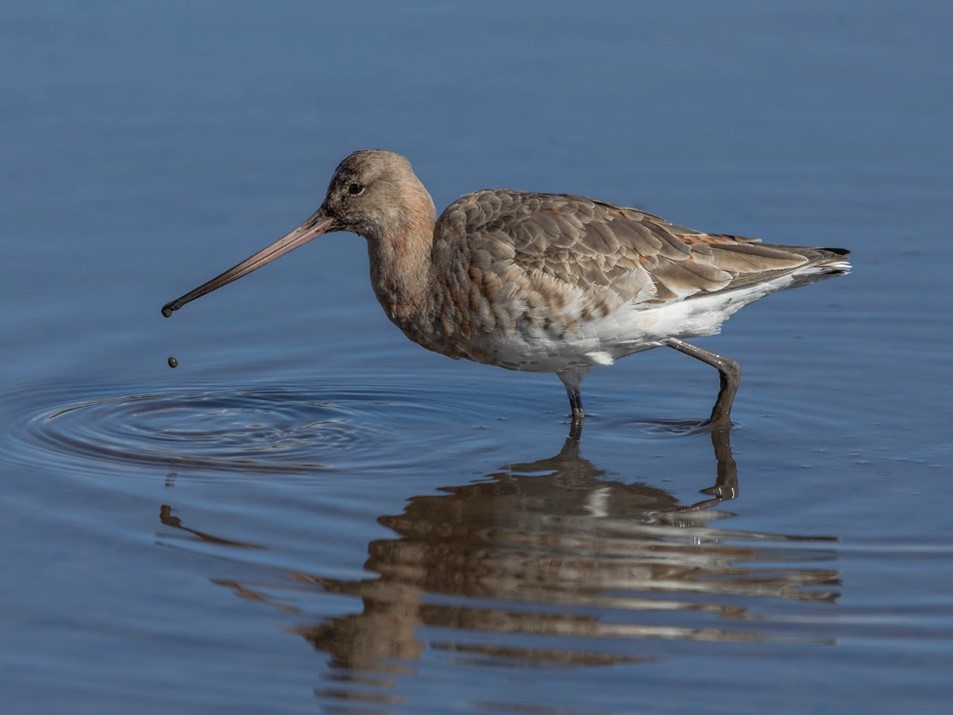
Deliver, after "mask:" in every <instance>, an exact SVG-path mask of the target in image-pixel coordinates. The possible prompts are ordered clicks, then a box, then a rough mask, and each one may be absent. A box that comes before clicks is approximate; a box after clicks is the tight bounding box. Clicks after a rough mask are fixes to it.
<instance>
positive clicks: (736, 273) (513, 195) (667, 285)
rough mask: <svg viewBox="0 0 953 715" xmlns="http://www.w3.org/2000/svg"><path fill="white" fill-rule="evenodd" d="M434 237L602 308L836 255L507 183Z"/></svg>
mask: <svg viewBox="0 0 953 715" xmlns="http://www.w3.org/2000/svg"><path fill="white" fill-rule="evenodd" d="M436 234H437V240H438V241H448V240H449V241H452V242H456V241H460V240H464V241H465V242H466V244H467V245H468V247H469V249H470V250H469V251H465V252H464V253H465V254H469V255H470V257H471V262H475V263H476V264H477V266H478V268H479V270H481V271H487V270H493V271H495V272H497V273H499V272H500V271H507V272H512V271H513V270H514V269H516V270H518V271H522V272H525V274H526V277H527V278H528V280H529V281H530V282H531V283H532V284H533V285H534V287H536V288H537V289H542V290H544V291H545V292H546V293H550V292H551V291H553V290H560V289H561V290H563V291H564V292H566V291H569V292H570V293H576V294H577V295H579V296H582V297H583V300H584V302H585V303H586V304H587V306H586V307H588V308H590V309H596V310H598V309H599V307H603V308H604V309H605V310H606V311H610V310H612V309H614V308H615V307H616V306H617V305H619V304H621V303H629V304H632V303H635V304H639V303H644V304H646V307H650V306H651V305H655V304H658V303H659V302H668V301H672V300H677V299H684V298H691V297H695V296H700V295H706V294H712V293H716V292H720V291H726V290H734V289H736V288H742V287H744V286H747V285H752V284H755V283H760V282H763V281H767V280H771V279H772V278H775V277H777V276H780V275H784V274H786V273H790V272H792V271H795V270H796V269H798V268H800V267H802V266H805V265H807V264H811V263H818V264H822V263H823V262H824V261H826V260H827V261H830V260H832V259H836V258H839V257H840V256H839V254H837V253H836V252H832V251H828V250H825V249H812V248H795V247H786V246H774V245H770V244H764V243H761V242H760V241H757V240H755V239H748V238H739V237H735V236H727V235H720V234H706V233H701V232H698V231H695V230H693V229H689V228H684V227H681V226H676V225H673V224H670V223H668V222H667V221H665V220H664V219H662V218H659V217H658V216H653V215H652V214H649V213H645V212H643V211H639V210H636V209H631V208H624V207H620V206H614V205H612V204H607V203H603V202H599V201H593V200H591V199H587V198H585V197H581V196H571V195H564V194H537V193H531V192H523V191H511V190H505V189H490V190H485V191H478V192H476V193H472V194H468V195H466V196H463V197H461V198H460V199H458V200H457V201H456V202H455V203H453V204H452V205H451V206H450V207H448V208H447V210H446V211H445V212H444V214H443V215H442V216H441V218H440V222H439V224H438V230H437V232H436ZM435 250H439V247H437V246H435ZM501 277H502V276H501ZM511 277H512V276H511ZM521 282H522V281H521Z"/></svg>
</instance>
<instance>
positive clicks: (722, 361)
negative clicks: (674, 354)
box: [662, 338, 741, 429]
mask: <svg viewBox="0 0 953 715" xmlns="http://www.w3.org/2000/svg"><path fill="white" fill-rule="evenodd" d="M662 342H663V343H665V344H666V345H668V346H669V347H670V348H674V349H676V350H678V351H679V352H680V353H685V354H686V355H691V356H692V357H693V358H697V359H699V360H701V361H702V362H707V363H708V364H709V365H711V366H712V367H714V368H715V369H717V370H718V376H719V378H720V379H721V389H720V390H719V392H718V399H717V400H715V406H714V407H713V408H712V410H711V417H709V418H708V422H707V423H706V424H709V425H711V426H712V427H714V428H715V429H728V428H729V427H731V403H732V402H734V400H735V393H736V392H738V384H739V382H740V381H741V366H740V365H738V363H736V362H735V361H734V360H729V359H728V358H726V357H722V356H721V355H718V354H717V353H713V352H709V351H708V350H702V349H701V348H699V347H696V346H694V345H690V344H688V343H686V342H685V341H683V340H679V339H678V338H666V339H665V340H663V341H662Z"/></svg>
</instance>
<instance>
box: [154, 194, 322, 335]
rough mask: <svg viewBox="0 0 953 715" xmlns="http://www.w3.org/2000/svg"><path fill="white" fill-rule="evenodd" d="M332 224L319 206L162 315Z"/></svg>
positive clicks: (291, 249) (170, 313) (296, 246)
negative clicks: (299, 223) (272, 241)
mask: <svg viewBox="0 0 953 715" xmlns="http://www.w3.org/2000/svg"><path fill="white" fill-rule="evenodd" d="M333 225H334V219H333V218H328V217H327V216H325V215H324V213H323V211H321V210H320V209H319V210H318V211H317V212H316V213H315V214H314V215H313V216H311V218H309V219H308V220H307V221H305V222H304V223H303V224H301V225H300V226H298V228H296V229H294V230H293V231H291V232H290V233H288V234H286V235H285V236H282V237H281V238H279V239H278V240H277V241H275V242H274V243H273V244H271V245H270V246H268V247H267V248H264V249H262V250H260V251H259V252H258V253H256V254H254V255H252V256H249V257H248V258H246V259H245V260H244V261H242V262H241V263H239V264H238V265H237V266H232V267H231V268H229V269H228V270H227V271H225V272H224V273H222V274H221V275H219V276H215V278H213V279H212V280H210V281H208V282H207V283H203V284H202V285H200V286H199V287H198V288H196V289H195V290H193V291H189V292H188V293H186V294H185V295H183V296H182V297H181V298H176V299H175V300H173V301H172V302H170V303H166V304H165V305H164V306H162V315H164V316H165V317H166V318H168V317H169V316H170V315H172V313H173V312H174V311H176V310H178V309H179V308H181V307H182V306H183V305H185V304H186V303H191V302H192V301H193V300H195V299H196V298H201V297H202V296H203V295H205V294H206V293H211V292H212V291H213V290H218V289H219V288H221V287H222V286H224V285H228V284H229V283H231V282H232V281H237V280H238V279H239V278H241V277H242V276H246V275H248V274H249V273H251V272H252V271H254V270H258V269H259V268H261V267H262V266H263V265H265V264H266V263H271V262H272V261H273V260H275V259H276V258H281V257H282V256H283V255H285V254H286V253H288V252H289V251H293V250H294V249H296V248H298V247H299V246H303V245H304V244H306V243H307V242H308V241H311V240H313V239H315V238H317V237H318V236H320V235H321V234H323V233H327V232H328V231H330V230H331V229H332V227H333Z"/></svg>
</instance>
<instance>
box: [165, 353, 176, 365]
mask: <svg viewBox="0 0 953 715" xmlns="http://www.w3.org/2000/svg"><path fill="white" fill-rule="evenodd" d="M166 362H168V363H169V367H178V366H179V361H178V360H177V359H176V357H175V356H174V355H170V356H169V359H168V360H167V361H166Z"/></svg>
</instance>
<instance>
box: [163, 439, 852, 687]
mask: <svg viewBox="0 0 953 715" xmlns="http://www.w3.org/2000/svg"><path fill="white" fill-rule="evenodd" d="M711 440H712V445H713V448H714V454H715V464H716V467H715V470H714V476H711V472H710V471H709V475H710V476H709V480H711V479H713V480H714V483H713V484H712V483H711V481H708V480H706V481H707V482H708V486H707V487H706V488H705V489H703V490H702V492H703V493H704V494H705V495H706V496H705V497H704V498H702V499H700V500H698V501H696V502H694V503H688V504H682V503H680V502H679V500H678V499H676V498H675V497H674V496H673V495H672V494H670V493H669V492H667V491H665V490H663V489H659V488H657V487H654V486H650V485H647V484H644V483H638V482H636V483H629V484H627V483H624V482H622V481H619V480H618V477H617V476H610V475H606V474H605V473H604V472H603V471H602V470H600V469H599V468H598V467H596V466H595V465H593V464H592V463H591V462H589V461H588V460H586V459H584V458H583V457H581V456H580V441H579V439H578V435H575V436H570V438H569V439H567V440H566V442H565V444H564V445H563V448H562V449H561V450H560V451H559V453H558V454H556V455H555V456H553V457H549V458H546V459H540V460H538V461H535V462H529V463H520V464H513V465H510V466H508V467H505V468H503V469H501V470H500V471H498V472H496V473H493V474H491V475H488V477H487V478H486V479H483V480H480V481H478V482H476V483H470V484H466V485H463V486H455V487H448V488H445V489H443V490H442V492H443V493H441V494H436V495H424V496H417V497H413V498H411V499H410V500H409V501H408V503H407V506H406V508H405V509H404V511H403V512H402V513H401V514H398V515H396V516H382V517H380V518H379V522H380V523H381V524H383V525H384V526H387V527H388V528H390V529H392V530H393V531H394V532H395V534H396V535H395V536H393V537H390V538H386V539H379V540H376V541H372V542H371V543H370V544H369V546H368V552H369V557H368V559H367V561H366V563H365V569H366V570H367V571H369V572H373V573H374V574H375V575H374V576H373V577H370V578H366V579H360V580H339V579H331V578H326V577H324V576H322V575H320V574H314V573H302V572H292V573H291V574H290V578H291V579H292V580H293V581H294V582H295V584H296V588H301V586H302V585H304V586H305V587H306V588H315V589H320V591H321V592H323V593H334V594H342V595H348V596H353V597H355V598H359V599H361V602H362V608H361V610H360V611H359V612H351V613H349V614H347V615H341V616H339V617H335V618H331V619H327V620H324V621H323V622H321V623H316V624H307V623H305V624H302V625H299V626H297V627H295V629H294V630H295V632H296V633H298V634H300V635H301V636H302V637H304V638H306V639H307V640H308V641H310V642H311V643H312V644H313V645H314V646H315V648H317V649H319V650H321V651H324V652H326V653H328V654H329V655H330V656H331V665H332V669H331V675H330V676H329V678H330V680H331V682H332V683H333V684H332V685H330V686H329V687H327V688H324V689H322V690H321V691H319V695H320V696H322V697H330V698H335V699H336V698H346V699H351V698H356V699H362V698H363V697H365V696H366V697H367V698H369V699H370V700H374V701H379V700H381V699H382V700H383V701H384V702H388V701H390V699H391V697H392V696H391V695H390V694H388V691H389V689H390V688H389V686H390V685H392V684H393V679H394V678H399V677H400V675H401V673H404V672H406V671H407V670H408V669H410V668H411V664H412V663H413V662H414V661H416V660H417V659H418V658H419V656H420V654H421V652H422V651H423V650H424V649H425V648H430V649H433V650H437V651H442V652H452V653H453V654H454V655H453V657H454V658H456V659H462V660H465V661H466V662H469V663H473V664H489V663H492V664H495V665H501V664H507V663H510V664H513V665H527V664H531V665H534V666H540V665H552V666H559V667H566V666H586V665H608V664H616V663H620V662H638V661H641V660H646V659H649V660H651V659H654V658H657V657H659V656H658V651H657V650H656V651H655V652H653V651H652V650H651V649H649V648H647V647H645V646H646V645H647V644H648V643H649V642H650V640H649V639H654V640H655V642H658V639H662V640H665V639H674V640H682V641H684V640H707V641H733V642H752V641H776V642H785V641H789V640H796V641H798V642H804V641H805V640H806V641H808V642H811V643H825V642H829V641H828V640H827V637H826V636H824V635H823V634H821V633H817V632H816V631H814V632H812V631H810V630H809V629H807V632H806V633H805V632H804V631H805V629H801V630H797V629H792V628H791V627H790V620H791V619H792V618H794V619H795V620H796V618H797V613H794V614H793V615H792V613H791V609H790V608H787V609H781V610H783V611H784V613H783V617H781V618H780V619H778V620H776V621H775V620H773V619H772V617H771V613H773V612H775V611H777V610H778V607H777V606H772V607H766V606H765V604H767V603H777V602H778V601H780V602H783V603H787V604H789V606H790V605H792V604H798V603H800V604H803V606H804V607H807V605H808V604H807V602H812V603H813V604H822V603H824V602H828V603H829V602H834V601H836V599H837V598H838V596H839V591H838V590H837V589H838V587H839V584H840V575H839V572H838V571H836V570H834V569H832V568H830V567H829V564H830V562H831V561H833V560H835V559H836V551H835V550H834V549H833V548H832V546H833V544H832V543H831V542H832V541H835V539H833V538H831V537H809V538H808V537H796V536H789V535H777V534H763V533H752V532H744V531H731V530H728V529H724V528H720V527H719V526H718V523H719V521H720V520H721V519H722V518H724V517H726V516H731V514H730V513H727V512H725V511H724V510H721V509H716V508H715V507H717V506H718V505H719V504H721V503H722V502H725V501H727V500H730V499H733V498H734V497H735V496H736V495H737V493H738V477H737V468H736V466H735V462H734V459H733V457H732V454H731V447H730V444H729V441H728V433H727V432H726V431H716V432H712V433H711ZM709 469H710V467H709ZM162 520H163V523H165V524H167V525H169V526H175V527H178V528H185V527H183V526H182V525H181V523H180V522H179V521H178V519H176V518H175V517H174V516H172V513H171V511H170V510H168V509H167V508H166V509H165V510H164V512H163V518H162ZM189 531H190V533H191V534H193V535H195V536H197V537H198V538H202V539H205V538H214V537H209V536H208V535H207V534H203V533H202V532H200V531H198V530H193V529H189ZM241 546H243V547H245V548H247V547H248V546H249V545H248V544H241ZM218 583H220V584H222V585H225V586H228V587H230V588H232V589H234V590H235V592H236V593H237V594H238V595H240V596H242V597H244V598H254V599H256V600H261V601H263V602H266V603H271V604H273V605H274V607H276V608H282V609H283V610H286V609H287V606H283V605H282V598H281V597H280V591H281V589H282V588H285V589H287V588H288V584H287V582H285V585H284V587H282V586H281V585H278V584H276V585H275V587H274V588H260V587H257V586H256V587H255V588H250V587H248V586H247V585H243V584H241V583H239V582H237V581H219V582H218ZM782 621H787V622H788V626H787V627H784V626H782V625H781V622H782ZM424 629H428V632H427V635H426V642H425V641H424V638H423V637H422V636H421V632H422V631H423V630H424ZM792 634H793V635H792ZM553 637H557V639H556V640H554V638H553ZM366 686H372V687H375V690H374V691H373V692H372V693H370V692H369V691H366ZM379 688H383V691H382V690H380V689H379ZM361 693H363V695H362V694H361Z"/></svg>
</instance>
